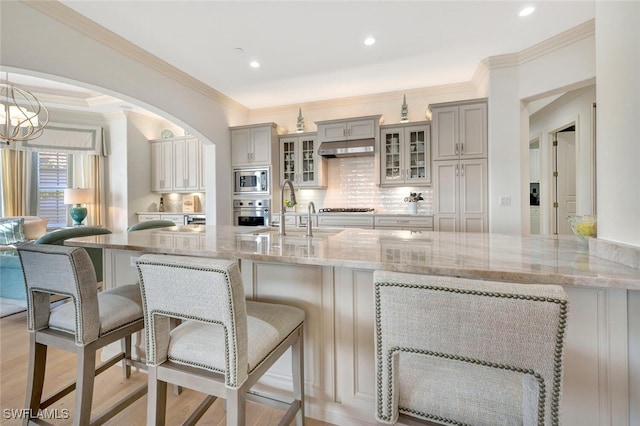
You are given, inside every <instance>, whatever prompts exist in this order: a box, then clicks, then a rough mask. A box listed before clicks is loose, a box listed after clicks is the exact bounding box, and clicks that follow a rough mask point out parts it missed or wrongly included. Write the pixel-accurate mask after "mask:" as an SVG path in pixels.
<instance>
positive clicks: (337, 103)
mask: <svg viewBox="0 0 640 426" xmlns="http://www.w3.org/2000/svg"><path fill="white" fill-rule="evenodd" d="M473 91H476V86H475V85H474V84H473V83H471V82H465V83H455V84H446V85H441V86H431V87H423V88H418V89H406V90H395V91H391V92H380V93H372V94H367V95H357V96H349V97H345V98H336V99H327V100H323V101H314V102H303V103H297V104H289V105H278V106H274V107H265V108H255V109H252V110H250V113H249V115H250V116H251V118H256V117H260V116H271V115H277V114H282V113H288V112H290V111H291V110H293V109H295V110H298V109H299V108H302V109H330V108H340V107H345V106H357V105H362V104H370V103H374V102H401V101H402V97H403V95H406V96H407V98H409V99H410V98H412V97H437V96H440V95H451V94H455V93H461V92H473Z"/></svg>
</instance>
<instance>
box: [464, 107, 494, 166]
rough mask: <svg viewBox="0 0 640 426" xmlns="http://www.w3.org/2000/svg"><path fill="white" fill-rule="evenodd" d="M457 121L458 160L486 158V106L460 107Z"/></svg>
mask: <svg viewBox="0 0 640 426" xmlns="http://www.w3.org/2000/svg"><path fill="white" fill-rule="evenodd" d="M459 120H460V130H459V131H460V141H459V142H460V145H459V146H458V150H459V153H460V158H461V159H466V158H487V104H486V103H484V102H483V103H480V104H474V105H461V106H460V112H459Z"/></svg>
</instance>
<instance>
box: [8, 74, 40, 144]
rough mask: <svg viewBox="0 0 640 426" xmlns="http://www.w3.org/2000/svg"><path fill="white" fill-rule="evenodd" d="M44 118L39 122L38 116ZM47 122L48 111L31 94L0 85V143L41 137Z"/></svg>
mask: <svg viewBox="0 0 640 426" xmlns="http://www.w3.org/2000/svg"><path fill="white" fill-rule="evenodd" d="M40 114H42V115H43V116H44V122H40V120H39V119H38V116H40ZM48 122H49V111H47V108H45V106H44V105H42V103H41V102H40V101H39V100H38V98H36V97H35V95H33V93H31V92H29V91H27V90H23V89H20V88H18V87H15V86H13V85H12V84H9V82H8V79H7V82H6V83H0V141H2V142H4V143H5V144H7V145H9V143H10V142H24V141H28V140H31V139H36V138H38V137H40V135H42V132H43V130H44V127H45V126H46V125H47V123H48Z"/></svg>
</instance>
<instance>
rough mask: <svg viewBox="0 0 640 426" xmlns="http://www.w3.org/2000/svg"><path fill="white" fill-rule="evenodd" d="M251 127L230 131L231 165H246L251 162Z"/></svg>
mask: <svg viewBox="0 0 640 426" xmlns="http://www.w3.org/2000/svg"><path fill="white" fill-rule="evenodd" d="M251 153H252V150H251V129H234V130H232V131H231V165H232V166H246V165H248V164H250V163H251V160H250V158H251Z"/></svg>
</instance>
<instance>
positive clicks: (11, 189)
mask: <svg viewBox="0 0 640 426" xmlns="http://www.w3.org/2000/svg"><path fill="white" fill-rule="evenodd" d="M0 161H1V163H2V173H1V176H0V181H1V182H0V185H1V187H2V194H1V197H0V201H1V206H0V207H1V212H0V213H1V215H2V216H3V217H6V216H28V215H30V214H32V210H35V208H34V209H32V208H31V207H32V206H31V194H30V192H31V185H32V182H31V173H30V171H31V170H32V167H31V166H32V164H33V161H32V155H31V153H29V152H25V151H17V150H13V149H8V148H5V149H0ZM34 207H36V206H34Z"/></svg>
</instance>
